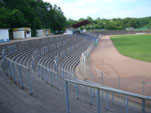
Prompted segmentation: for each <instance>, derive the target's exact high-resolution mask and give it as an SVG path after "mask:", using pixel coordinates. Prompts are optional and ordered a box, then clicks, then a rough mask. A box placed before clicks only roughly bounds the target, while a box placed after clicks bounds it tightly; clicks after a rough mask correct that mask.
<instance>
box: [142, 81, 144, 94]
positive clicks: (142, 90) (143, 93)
mask: <svg viewBox="0 0 151 113" xmlns="http://www.w3.org/2000/svg"><path fill="white" fill-rule="evenodd" d="M142 88H143V89H142V93H143V95H144V81H143V82H142Z"/></svg>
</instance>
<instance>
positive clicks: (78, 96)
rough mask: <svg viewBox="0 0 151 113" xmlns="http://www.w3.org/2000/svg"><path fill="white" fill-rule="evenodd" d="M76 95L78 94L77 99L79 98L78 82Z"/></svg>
mask: <svg viewBox="0 0 151 113" xmlns="http://www.w3.org/2000/svg"><path fill="white" fill-rule="evenodd" d="M76 96H77V99H79V86H78V84H77V85H76Z"/></svg>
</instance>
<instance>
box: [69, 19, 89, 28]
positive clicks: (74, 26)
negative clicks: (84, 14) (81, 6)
mask: <svg viewBox="0 0 151 113" xmlns="http://www.w3.org/2000/svg"><path fill="white" fill-rule="evenodd" d="M89 23H91V22H90V21H89V20H84V21H81V22H78V23H75V24H73V25H71V26H70V27H72V28H78V27H81V26H84V25H87V24H89Z"/></svg>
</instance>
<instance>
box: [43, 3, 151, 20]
mask: <svg viewBox="0 0 151 113" xmlns="http://www.w3.org/2000/svg"><path fill="white" fill-rule="evenodd" d="M44 1H47V2H50V3H51V4H57V5H58V6H60V7H61V9H62V10H63V12H64V14H65V16H66V17H67V18H73V19H79V18H86V17H87V16H90V17H92V18H97V17H100V18H117V17H120V18H124V17H143V16H150V15H151V14H150V13H149V10H148V7H149V5H148V6H147V7H146V6H143V5H142V4H141V0H72V1H71V0H44ZM142 1H143V0H142ZM135 4H137V5H139V6H137V5H135ZM150 7H151V6H150ZM150 12H151V11H150Z"/></svg>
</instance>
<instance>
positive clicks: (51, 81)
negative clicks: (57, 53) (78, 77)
mask: <svg viewBox="0 0 151 113" xmlns="http://www.w3.org/2000/svg"><path fill="white" fill-rule="evenodd" d="M50 83H51V84H52V85H53V80H52V72H51V71H50Z"/></svg>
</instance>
